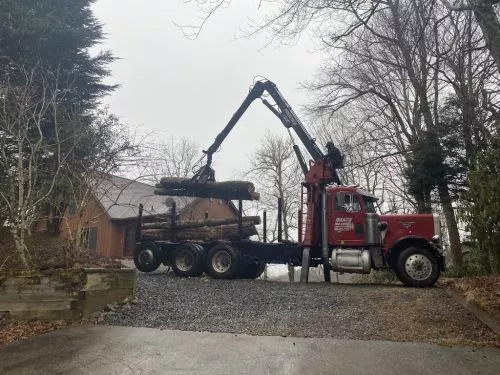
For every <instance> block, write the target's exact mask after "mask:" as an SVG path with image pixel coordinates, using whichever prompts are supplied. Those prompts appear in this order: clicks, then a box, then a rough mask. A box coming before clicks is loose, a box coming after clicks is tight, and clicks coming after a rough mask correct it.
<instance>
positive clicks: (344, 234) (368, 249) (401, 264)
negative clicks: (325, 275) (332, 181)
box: [327, 186, 444, 286]
mask: <svg viewBox="0 0 500 375" xmlns="http://www.w3.org/2000/svg"><path fill="white" fill-rule="evenodd" d="M327 196H328V199H327V214H328V247H329V251H330V253H329V254H330V265H331V268H332V270H333V271H337V272H353V273H370V272H371V269H382V268H389V269H392V270H393V271H394V272H395V273H396V275H397V276H398V278H399V279H400V280H401V281H402V282H403V283H404V284H406V285H409V286H429V285H432V284H433V283H434V282H435V281H436V280H437V278H438V277H439V274H440V272H441V271H442V270H444V257H443V251H442V247H441V224H440V220H439V216H438V215H433V214H403V215H378V214H377V213H376V206H375V205H376V201H377V200H378V198H377V197H375V196H373V195H372V194H370V193H368V192H366V191H364V190H362V189H360V188H358V187H356V186H330V187H328V188H327Z"/></svg>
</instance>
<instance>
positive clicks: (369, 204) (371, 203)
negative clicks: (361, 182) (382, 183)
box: [363, 195, 377, 213]
mask: <svg viewBox="0 0 500 375" xmlns="http://www.w3.org/2000/svg"><path fill="white" fill-rule="evenodd" d="M363 200H364V202H365V206H366V210H367V211H368V212H371V213H376V212H377V211H376V210H375V199H373V198H372V197H367V196H366V195H363Z"/></svg>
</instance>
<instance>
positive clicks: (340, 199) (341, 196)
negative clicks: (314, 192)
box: [337, 192, 345, 210]
mask: <svg viewBox="0 0 500 375" xmlns="http://www.w3.org/2000/svg"><path fill="white" fill-rule="evenodd" d="M337 207H338V208H339V209H341V210H342V209H344V208H345V193H344V192H339V193H337Z"/></svg>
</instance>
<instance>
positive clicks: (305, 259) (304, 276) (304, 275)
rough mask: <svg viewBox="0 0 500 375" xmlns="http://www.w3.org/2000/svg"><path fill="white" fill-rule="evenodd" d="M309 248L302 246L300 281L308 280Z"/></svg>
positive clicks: (305, 281)
mask: <svg viewBox="0 0 500 375" xmlns="http://www.w3.org/2000/svg"><path fill="white" fill-rule="evenodd" d="M309 251H310V249H309V248H308V247H304V249H303V250H302V268H301V269H300V282H301V283H307V282H308V281H309V260H310V255H309Z"/></svg>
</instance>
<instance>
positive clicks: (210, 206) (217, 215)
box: [179, 198, 236, 220]
mask: <svg viewBox="0 0 500 375" xmlns="http://www.w3.org/2000/svg"><path fill="white" fill-rule="evenodd" d="M205 212H208V218H209V219H224V218H228V217H236V215H235V213H234V211H233V210H232V209H231V208H230V207H229V204H228V203H227V202H226V201H223V200H221V199H208V198H206V199H198V200H196V201H195V202H194V203H193V204H191V205H189V206H188V207H186V208H185V209H183V210H182V211H181V212H180V214H179V218H180V220H187V219H203V218H204V217H205Z"/></svg>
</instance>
